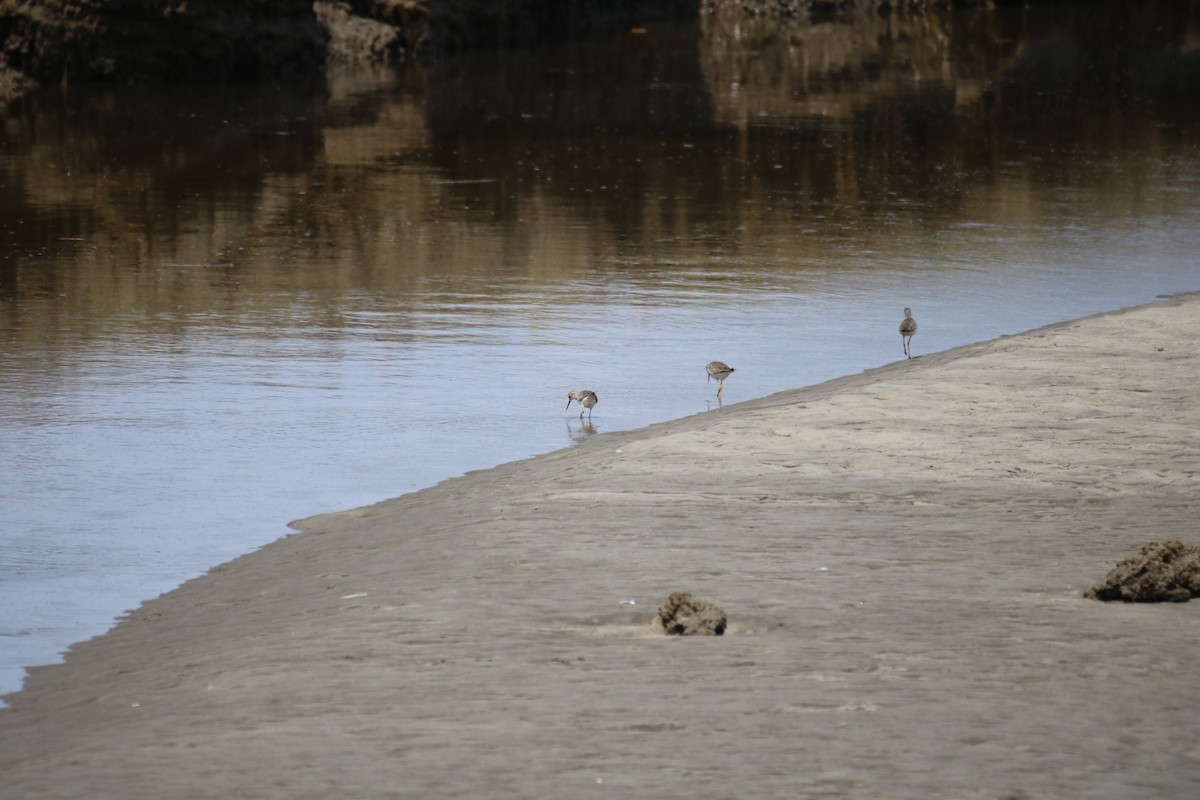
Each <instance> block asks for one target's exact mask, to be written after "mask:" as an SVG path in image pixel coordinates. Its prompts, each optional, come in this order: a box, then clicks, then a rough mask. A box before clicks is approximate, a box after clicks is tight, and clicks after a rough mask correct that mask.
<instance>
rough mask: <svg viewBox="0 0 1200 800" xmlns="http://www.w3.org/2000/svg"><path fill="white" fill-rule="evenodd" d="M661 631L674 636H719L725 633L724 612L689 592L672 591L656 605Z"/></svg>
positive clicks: (657, 620) (657, 621)
mask: <svg viewBox="0 0 1200 800" xmlns="http://www.w3.org/2000/svg"><path fill="white" fill-rule="evenodd" d="M655 621H656V623H657V624H658V625H661V626H662V630H663V633H668V634H673V635H676V636H720V635H722V634H723V633H725V612H724V611H722V610H721V609H720V608H719V607H718V606H714V605H713V604H712V603H707V602H705V601H703V600H697V599H696V598H695V597H693V596H692V595H691V594H690V593H689V592H672V593H671V596H670V597H668V598H667V599H666V602H664V603H663V604H662V605H661V606H659V607H658V618H657V619H656V620H655Z"/></svg>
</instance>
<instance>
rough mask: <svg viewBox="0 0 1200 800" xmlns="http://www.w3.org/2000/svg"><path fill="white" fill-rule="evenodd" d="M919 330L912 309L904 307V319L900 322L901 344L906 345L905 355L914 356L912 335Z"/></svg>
mask: <svg viewBox="0 0 1200 800" xmlns="http://www.w3.org/2000/svg"><path fill="white" fill-rule="evenodd" d="M916 332H917V321H916V320H915V319H913V315H912V309H911V308H906V309H904V321H903V322H901V323H900V344H902V345H904V355H906V356H908V357H909V358H912V337H913V334H914V333H916Z"/></svg>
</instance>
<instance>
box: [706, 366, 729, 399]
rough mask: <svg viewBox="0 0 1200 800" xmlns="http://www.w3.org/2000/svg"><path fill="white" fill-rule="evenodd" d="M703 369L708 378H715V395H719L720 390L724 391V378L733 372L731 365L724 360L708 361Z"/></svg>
mask: <svg viewBox="0 0 1200 800" xmlns="http://www.w3.org/2000/svg"><path fill="white" fill-rule="evenodd" d="M704 371H705V372H707V373H708V378H709V380H712V379H713V378H716V379H717V397H720V396H721V392H723V391H725V379H726V378H728V377H729V376H730V375H732V374H733V367H731V366H729V365H728V364H726V363H725V362H724V361H710V362H708V366H707V367H705V368H704Z"/></svg>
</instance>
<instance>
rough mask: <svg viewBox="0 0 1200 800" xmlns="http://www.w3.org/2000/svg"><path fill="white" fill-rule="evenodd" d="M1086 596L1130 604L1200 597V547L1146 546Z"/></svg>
mask: <svg viewBox="0 0 1200 800" xmlns="http://www.w3.org/2000/svg"><path fill="white" fill-rule="evenodd" d="M1084 597H1089V598H1092V599H1095V600H1123V601H1125V602H1127V603H1185V602H1187V601H1188V600H1190V599H1192V598H1193V597H1200V547H1192V546H1191V545H1186V544H1183V543H1182V542H1179V541H1175V540H1170V541H1166V542H1149V543H1147V544H1144V545H1142V546H1141V547H1140V548H1138V549H1137V550H1136V551H1134V552H1133V553H1132V554H1131V555H1130V556H1129V557H1127V558H1126V559H1125V560H1124V561H1122V562H1121V563H1119V564H1117V565H1116V566H1115V567H1113V569H1112V571H1111V572H1109V573H1108V575H1107V576H1105V578H1104V580H1102V581H1100V582H1099V583H1097V584H1096V585H1095V586H1093V587H1092V588H1090V589H1088V590H1087V591H1086V592H1085V593H1084Z"/></svg>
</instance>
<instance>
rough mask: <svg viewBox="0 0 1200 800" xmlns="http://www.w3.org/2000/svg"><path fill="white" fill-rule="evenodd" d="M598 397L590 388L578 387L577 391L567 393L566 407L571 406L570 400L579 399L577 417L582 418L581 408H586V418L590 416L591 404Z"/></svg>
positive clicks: (593, 403) (592, 404)
mask: <svg viewBox="0 0 1200 800" xmlns="http://www.w3.org/2000/svg"><path fill="white" fill-rule="evenodd" d="M599 399H600V398H598V397H596V393H595V392H593V391H592V390H591V389H580V390H579V391H578V392H568V393H567V408H570V407H571V401H572V400H578V401H579V418H580V419H583V410H584V409H585V408H586V409H587V412H588V419H591V418H592V406H594V405H596V401H597V400H599Z"/></svg>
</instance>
